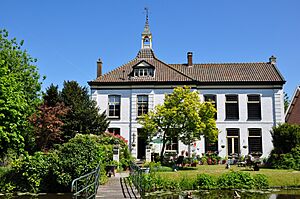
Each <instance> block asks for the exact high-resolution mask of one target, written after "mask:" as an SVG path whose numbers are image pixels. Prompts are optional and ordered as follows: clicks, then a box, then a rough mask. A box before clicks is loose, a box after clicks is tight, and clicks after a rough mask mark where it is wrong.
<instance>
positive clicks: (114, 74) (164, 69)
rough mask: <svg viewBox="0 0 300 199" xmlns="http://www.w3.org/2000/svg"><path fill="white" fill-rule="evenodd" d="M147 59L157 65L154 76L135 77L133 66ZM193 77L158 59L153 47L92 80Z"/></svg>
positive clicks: (137, 80) (184, 79)
mask: <svg viewBox="0 0 300 199" xmlns="http://www.w3.org/2000/svg"><path fill="white" fill-rule="evenodd" d="M142 61H145V62H147V63H148V64H150V65H151V66H154V67H155V75H154V77H133V75H132V69H133V68H132V67H133V66H135V65H137V64H139V63H140V62H142ZM191 80H192V79H191V78H190V77H188V76H186V75H185V74H182V73H181V72H179V71H177V70H176V69H174V68H172V67H171V66H169V65H168V64H165V63H164V62H162V61H160V60H159V59H157V58H156V57H155V55H154V52H153V51H152V50H151V49H141V50H140V51H139V53H138V54H137V56H136V58H135V59H133V60H131V61H129V62H128V63H126V64H124V65H122V66H120V67H118V68H116V69H115V70H112V71H110V72H108V73H106V74H104V75H103V76H100V77H98V78H97V79H96V80H94V81H92V82H144V81H147V82H167V81H178V82H186V81H191Z"/></svg>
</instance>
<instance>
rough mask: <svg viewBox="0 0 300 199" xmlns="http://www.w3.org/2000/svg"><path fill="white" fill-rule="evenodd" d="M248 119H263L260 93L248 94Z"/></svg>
mask: <svg viewBox="0 0 300 199" xmlns="http://www.w3.org/2000/svg"><path fill="white" fill-rule="evenodd" d="M248 119H249V120H260V119H261V105H260V96H259V95H248Z"/></svg>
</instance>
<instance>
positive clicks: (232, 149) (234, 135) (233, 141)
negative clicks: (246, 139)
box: [226, 129, 240, 155]
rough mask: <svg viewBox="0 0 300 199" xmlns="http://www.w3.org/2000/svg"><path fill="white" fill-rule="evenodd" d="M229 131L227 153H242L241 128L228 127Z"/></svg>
mask: <svg viewBox="0 0 300 199" xmlns="http://www.w3.org/2000/svg"><path fill="white" fill-rule="evenodd" d="M226 131H227V154H228V155H239V154H240V136H239V134H240V131H239V129H226Z"/></svg>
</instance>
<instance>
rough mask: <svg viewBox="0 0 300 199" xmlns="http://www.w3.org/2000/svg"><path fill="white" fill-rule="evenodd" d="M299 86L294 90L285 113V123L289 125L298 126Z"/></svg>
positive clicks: (299, 112) (299, 119) (299, 122)
mask: <svg viewBox="0 0 300 199" xmlns="http://www.w3.org/2000/svg"><path fill="white" fill-rule="evenodd" d="M299 94H300V86H298V87H297V88H296V90H295V93H294V95H293V98H292V100H291V103H290V105H289V107H288V109H287V111H286V115H285V122H286V123H289V124H300V100H299Z"/></svg>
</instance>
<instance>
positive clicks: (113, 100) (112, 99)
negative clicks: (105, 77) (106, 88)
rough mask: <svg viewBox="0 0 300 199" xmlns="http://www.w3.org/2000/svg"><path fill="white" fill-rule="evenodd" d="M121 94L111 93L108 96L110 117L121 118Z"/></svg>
mask: <svg viewBox="0 0 300 199" xmlns="http://www.w3.org/2000/svg"><path fill="white" fill-rule="evenodd" d="M120 108H121V96H120V95H109V96H108V109H109V111H108V117H110V118H120Z"/></svg>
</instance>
